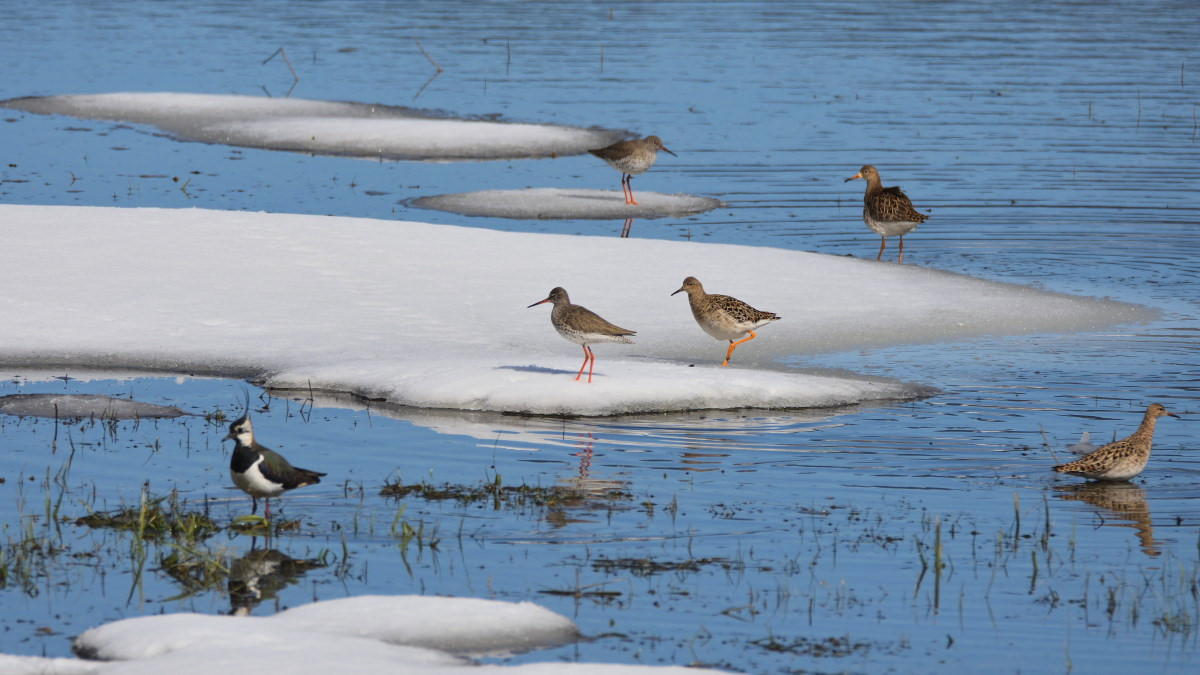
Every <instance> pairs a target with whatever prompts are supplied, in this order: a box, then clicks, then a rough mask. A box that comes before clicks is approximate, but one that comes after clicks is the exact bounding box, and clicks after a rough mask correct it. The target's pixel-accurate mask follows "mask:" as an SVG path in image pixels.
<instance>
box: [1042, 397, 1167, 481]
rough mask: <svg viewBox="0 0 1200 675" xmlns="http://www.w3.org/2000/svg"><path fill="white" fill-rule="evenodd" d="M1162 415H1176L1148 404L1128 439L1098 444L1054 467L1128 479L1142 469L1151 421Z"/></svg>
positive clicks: (1084, 475) (1102, 477)
mask: <svg viewBox="0 0 1200 675" xmlns="http://www.w3.org/2000/svg"><path fill="white" fill-rule="evenodd" d="M1164 415H1169V416H1171V417H1179V415H1176V414H1175V413H1171V412H1167V409H1166V408H1164V407H1163V406H1162V405H1161V404H1158V403H1151V404H1150V407H1149V408H1146V415H1145V417H1143V418H1142V423H1141V424H1140V425H1139V426H1138V428H1137V431H1135V432H1133V434H1131V435H1130V436H1129V438H1124V439H1121V440H1119V441H1113V442H1112V443H1109V444H1108V445H1104V446H1101V447H1100V448H1099V449H1098V450H1095V451H1093V452H1090V453H1088V454H1087V455H1084V456H1083V457H1080V458H1079V459H1077V460H1075V461H1074V462H1068V463H1066V464H1060V465H1058V466H1056V467H1054V470H1055V471H1057V472H1058V473H1067V474H1071V475H1072V476H1079V477H1080V478H1090V479H1092V480H1129V479H1130V478H1133V477H1134V476H1136V475H1138V474H1139V473H1141V472H1142V469H1144V468H1146V462H1147V460H1149V459H1150V443H1151V441H1153V440H1154V421H1155V420H1157V419H1158V418H1160V417H1162V416H1164Z"/></svg>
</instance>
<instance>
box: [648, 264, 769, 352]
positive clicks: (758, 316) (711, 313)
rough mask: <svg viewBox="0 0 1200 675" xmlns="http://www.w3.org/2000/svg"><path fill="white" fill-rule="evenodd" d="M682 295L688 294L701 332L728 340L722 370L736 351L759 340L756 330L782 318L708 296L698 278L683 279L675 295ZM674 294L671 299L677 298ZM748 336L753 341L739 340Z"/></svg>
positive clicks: (734, 300)
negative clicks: (682, 292) (684, 292)
mask: <svg viewBox="0 0 1200 675" xmlns="http://www.w3.org/2000/svg"><path fill="white" fill-rule="evenodd" d="M680 291H686V292H687V294H688V304H689V305H691V306H692V316H694V317H696V323H698V324H700V328H701V329H703V330H704V332H705V333H708V334H709V335H711V336H713V337H714V338H716V339H718V340H729V349H727V350H726V351H725V361H724V362H722V363H721V365H723V366H727V365H729V357H730V356H732V355H733V349H734V347H737V346H738V345H740V344H742V343H743V342H746V341H747V340H753V339H754V338H755V337H757V336H756V335H755V334H754V329H755V328H758V327H759V326H763V325H766V324H768V323H770V322H772V321H778V320H779V319H780V318H781V317H779V316H778V315H776V314H775V313H774V312H760V311H759V310H757V309H754V308H753V307H751V306H750V305H747V304H746V303H744V302H742V301H741V300H738V299H737V298H731V297H729V296H728V295H716V294H712V293H705V292H704V286H702V285H701V284H700V280H699V279H697V278H696V277H688V278H686V279H684V280H683V285H682V286H680V287H679V290H678V291H675V293H679V292H680ZM675 293H672V294H671V295H675ZM747 333H749V334H750V337H748V338H745V339H742V340H737V338H740V337H742V336H743V335H745V334H747ZM734 340H737V342H734Z"/></svg>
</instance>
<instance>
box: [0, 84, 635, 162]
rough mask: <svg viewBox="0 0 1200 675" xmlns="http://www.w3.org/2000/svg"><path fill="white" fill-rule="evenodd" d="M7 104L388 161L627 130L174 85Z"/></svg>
mask: <svg viewBox="0 0 1200 675" xmlns="http://www.w3.org/2000/svg"><path fill="white" fill-rule="evenodd" d="M0 107H4V108H11V109H13V110H24V111H26V112H32V113H38V114H43V115H68V116H70V117H80V118H86V119H96V120H111V121H116V122H128V123H133V124H149V125H153V126H156V127H158V128H159V129H162V130H163V131H166V132H168V133H170V134H172V135H174V136H176V137H178V138H181V139H186V140H190V141H200V142H204V143H217V144H224V145H236V146H242V147H250V148H265V149H268V150H291V151H297V152H310V153H315V154H323V155H343V156H351V157H369V158H386V159H425V160H483V159H519V158H534V157H554V156H558V155H578V154H582V153H584V152H586V151H587V150H588V149H589V148H598V147H602V146H605V145H608V144H611V143H614V142H616V141H619V140H621V139H623V138H626V137H627V136H628V135H629V134H627V133H626V132H623V131H615V130H610V129H585V128H581V127H570V126H561V125H554V124H520V123H510V122H496V121H491V120H475V119H446V118H444V117H441V116H435V115H433V114H431V113H430V112H428V111H422V110H416V109H413V108H402V107H396V106H388V105H382V104H372V103H352V102H342V101H311V100H305V99H292V98H283V99H280V98H266V97H258V96H230V95H215V94H181V93H168V92H144V93H135V92H130V93H110V94H74V95H61V96H30V97H23V98H12V99H8V100H5V101H0Z"/></svg>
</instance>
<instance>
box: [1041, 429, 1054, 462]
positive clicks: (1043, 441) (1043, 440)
mask: <svg viewBox="0 0 1200 675" xmlns="http://www.w3.org/2000/svg"><path fill="white" fill-rule="evenodd" d="M1038 429H1040V430H1041V432H1042V443H1045V444H1046V449H1047V450H1049V451H1050V456H1051V457H1053V458H1054V463H1055V464H1058V463H1059V462H1058V456H1057V455H1055V454H1054V446H1052V445H1050V440H1049V439H1047V438H1046V429H1045V427H1043V426H1042V425H1040V424H1039V425H1038Z"/></svg>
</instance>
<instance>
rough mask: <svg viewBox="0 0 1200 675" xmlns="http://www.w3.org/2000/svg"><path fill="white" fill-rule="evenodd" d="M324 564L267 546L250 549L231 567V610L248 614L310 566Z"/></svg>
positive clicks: (239, 613) (323, 565) (310, 567)
mask: <svg viewBox="0 0 1200 675" xmlns="http://www.w3.org/2000/svg"><path fill="white" fill-rule="evenodd" d="M318 567H325V564H324V563H322V562H321V561H319V560H297V559H296V558H293V557H291V556H289V555H287V554H285V553H280V552H279V551H277V550H275V549H273V548H268V549H261V550H254V549H253V548H251V550H250V551H249V552H248V553H247V554H246V555H244V556H242V557H241V558H238V559H237V560H234V561H233V564H232V565H230V566H229V581H228V588H229V602H230V604H231V605H232V608H231V609H230V611H229V613H230V614H233V615H234V616H245V615H248V614H249V613H250V610H252V609H254V608H255V607H257V606H258V605H259V603H261V602H262V601H263V600H270V599H273V598H274V597H275V595H276V593H278V592H279V591H281V590H283V589H284V588H286V587H287V586H288V585H289V584H291V583H293V582H294V581H296V580H297V579H298V578H299V577H300V576H301V575H302V574H304V573H305V572H307V571H308V570H311V569H316V568H318Z"/></svg>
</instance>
